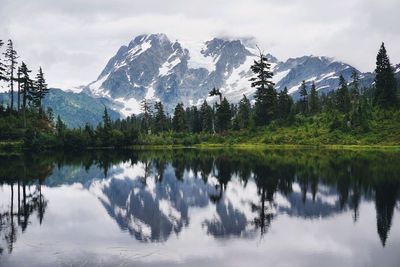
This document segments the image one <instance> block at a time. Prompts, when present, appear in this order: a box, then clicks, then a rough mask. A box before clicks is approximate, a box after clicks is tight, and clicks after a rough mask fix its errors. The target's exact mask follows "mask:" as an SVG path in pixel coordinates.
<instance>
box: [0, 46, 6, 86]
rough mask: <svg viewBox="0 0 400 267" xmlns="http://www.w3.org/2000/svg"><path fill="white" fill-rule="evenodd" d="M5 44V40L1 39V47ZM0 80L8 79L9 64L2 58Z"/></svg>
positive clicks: (0, 61)
mask: <svg viewBox="0 0 400 267" xmlns="http://www.w3.org/2000/svg"><path fill="white" fill-rule="evenodd" d="M3 45H4V42H3V41H2V40H0V49H1V47H2V46H3ZM0 81H7V66H6V65H5V64H4V63H3V61H2V60H1V58H0Z"/></svg>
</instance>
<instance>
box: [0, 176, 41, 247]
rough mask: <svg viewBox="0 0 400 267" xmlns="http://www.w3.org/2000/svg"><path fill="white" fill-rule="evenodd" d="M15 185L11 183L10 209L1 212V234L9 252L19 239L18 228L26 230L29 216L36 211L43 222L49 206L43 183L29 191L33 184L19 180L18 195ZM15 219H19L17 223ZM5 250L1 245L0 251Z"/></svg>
mask: <svg viewBox="0 0 400 267" xmlns="http://www.w3.org/2000/svg"><path fill="white" fill-rule="evenodd" d="M14 185H15V183H14V182H13V181H12V182H10V183H9V187H10V191H11V194H10V196H11V199H10V204H9V206H10V209H9V210H8V211H6V212H2V213H1V214H0V234H1V236H2V239H3V240H4V241H5V242H6V244H7V248H8V252H9V253H11V252H12V250H13V246H14V243H15V242H16V240H17V233H18V229H20V230H21V232H22V233H23V232H25V230H26V228H27V226H28V224H29V218H30V216H31V215H32V214H33V213H35V212H36V213H37V214H38V218H39V222H40V223H42V221H43V216H44V212H45V209H46V207H47V200H46V199H45V198H44V197H43V195H42V193H41V184H39V185H37V186H33V187H34V188H35V189H34V191H33V192H31V191H30V190H29V191H28V193H27V188H29V189H30V187H32V186H28V185H26V183H25V182H22V184H21V183H20V181H19V180H18V181H17V197H15V193H14V187H15V186H14ZM21 191H22V194H21ZM21 195H22V199H21ZM15 200H16V201H17V209H16V212H15V207H14V202H15ZM15 219H16V220H17V225H16V224H15ZM3 250H4V249H3V248H1V247H0V252H2V251H3ZM0 254H1V253H0Z"/></svg>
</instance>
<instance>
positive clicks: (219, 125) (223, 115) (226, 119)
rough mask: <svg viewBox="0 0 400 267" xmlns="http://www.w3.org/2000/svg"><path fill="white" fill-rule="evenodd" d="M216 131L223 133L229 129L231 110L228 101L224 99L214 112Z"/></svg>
mask: <svg viewBox="0 0 400 267" xmlns="http://www.w3.org/2000/svg"><path fill="white" fill-rule="evenodd" d="M215 115H216V125H215V126H216V130H217V131H218V132H224V131H226V130H228V129H229V128H230V124H231V118H232V116H231V108H230V105H229V102H228V100H226V98H225V97H224V99H223V100H222V101H221V104H220V105H218V106H217V111H216V114H215Z"/></svg>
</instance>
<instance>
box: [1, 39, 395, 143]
mask: <svg viewBox="0 0 400 267" xmlns="http://www.w3.org/2000/svg"><path fill="white" fill-rule="evenodd" d="M4 55H5V60H4V62H5V63H1V65H0V67H1V71H2V72H1V77H2V78H1V79H2V80H4V81H6V82H7V83H8V85H9V87H10V99H11V100H10V104H9V107H8V108H7V110H8V113H10V112H11V113H13V114H14V116H15V117H16V118H19V117H20V114H21V113H22V116H23V118H24V120H23V121H24V123H23V137H24V140H25V144H26V145H27V146H36V145H42V146H45V147H46V146H51V147H54V146H57V147H75V148H82V147H110V146H112V147H117V146H129V145H134V144H152V143H154V142H152V141H151V140H153V139H152V138H156V137H157V136H161V137H162V136H165V134H169V135H173V136H174V140H177V141H173V142H174V143H175V142H177V143H183V144H186V143H185V142H186V141H182V140H184V139H185V138H186V137H198V136H221V137H224V136H227V135H232V134H233V135H234V134H235V132H242V131H245V132H249V133H252V132H256V131H257V130H258V129H263V127H266V126H269V125H273V124H278V125H284V126H289V127H290V126H291V125H296V124H299V123H300V124H301V123H302V122H303V121H304V120H303V118H311V119H312V118H318V117H323V118H324V120H325V121H327V122H328V127H329V129H330V130H332V131H334V130H342V131H355V132H367V131H368V130H369V122H370V119H371V116H372V115H371V114H372V113H373V112H374V111H375V110H383V111H385V110H386V111H389V113H390V111H391V110H395V111H398V107H399V92H398V88H397V87H398V85H397V81H396V79H395V76H394V69H393V67H392V65H391V63H390V60H389V57H388V55H387V51H386V48H385V45H384V43H382V45H381V47H380V49H379V52H378V55H377V58H376V69H375V73H376V77H375V80H374V83H373V85H372V86H371V87H369V88H363V87H362V86H361V83H360V74H359V72H357V71H354V72H353V74H352V76H351V80H350V81H347V80H346V79H345V78H344V77H343V76H342V75H341V76H340V77H339V82H338V88H337V90H334V91H331V92H328V93H320V92H318V88H317V87H316V84H315V83H314V82H311V83H310V82H306V81H303V82H302V83H301V84H300V86H299V90H298V91H299V93H298V97H297V98H296V99H294V98H293V97H292V96H291V95H290V92H289V91H288V89H287V88H283V89H282V90H280V91H278V90H277V89H276V87H275V84H274V83H273V82H272V78H273V72H272V70H271V64H270V62H269V61H268V58H267V56H266V55H265V54H264V53H263V52H262V51H261V50H259V55H258V56H257V59H256V60H254V63H253V65H252V66H251V70H252V72H253V73H254V76H253V77H252V78H251V79H250V82H251V87H253V88H254V89H255V94H254V99H250V98H249V97H248V96H246V95H243V97H242V99H241V100H240V101H239V102H238V103H237V104H233V103H230V102H229V101H228V100H227V98H226V96H224V95H223V91H222V90H219V89H218V88H213V89H212V90H211V91H210V92H209V96H211V97H212V96H216V97H217V101H216V102H215V103H213V104H211V103H209V102H207V100H206V99H205V100H204V101H203V102H202V104H201V105H199V106H195V105H194V106H188V107H185V106H184V104H183V103H177V105H176V106H175V108H174V110H173V113H172V114H168V113H167V112H166V110H165V108H164V105H163V103H162V102H160V101H156V102H152V101H150V100H148V99H144V100H142V102H141V109H142V113H141V114H139V115H132V116H129V117H127V118H125V119H118V120H115V121H112V120H111V118H110V116H109V114H108V110H107V108H106V107H105V108H104V114H103V121H102V123H100V124H99V125H97V126H96V127H93V126H91V125H89V124H87V125H85V126H84V127H81V128H78V129H68V128H67V127H66V125H65V123H64V122H63V121H62V118H60V117H58V118H57V119H55V120H54V118H53V114H52V111H51V109H49V110H48V111H47V112H43V107H42V104H41V102H42V99H43V97H44V96H45V95H46V93H47V92H48V88H47V84H46V82H45V79H44V77H43V72H42V69H41V68H40V69H39V72H38V74H37V76H36V79H35V80H32V79H31V78H30V77H29V73H30V70H29V69H28V68H27V67H26V64H24V63H23V62H22V63H21V65H20V66H18V67H17V63H16V59H17V58H18V57H17V53H16V52H15V51H14V50H13V45H12V41H9V42H8V45H7V50H6V52H5V53H4ZM15 69H17V75H16V77H14V76H15V74H14V70H15ZM15 83H16V87H17V94H16V96H17V101H16V102H17V105H16V108H15V106H14V105H13V103H14V100H13V96H14V91H15V88H14V87H15ZM21 110H22V112H21ZM26 110H28V111H29V114H30V116H31V118H32V119H31V120H30V121H28V122H30V125H28V127H26V119H25V113H26ZM2 113H3V114H5V113H7V112H6V111H4V110H3V111H1V110H0V114H2ZM35 114H36V115H35ZM35 122H39V123H35ZM31 125H33V126H31ZM0 127H1V125H0ZM38 129H39V130H40V129H46V130H45V131H42V132H44V134H38V132H39V130H38ZM3 133H4V134H3V135H7V134H8V135H9V136H10V133H12V129H9V131H3ZM1 138H4V137H3V136H1V134H0V139H1ZM179 139H180V140H179ZM189 139H190V138H189ZM192 139H193V138H192ZM198 142H199V140H197V141H196V140H191V141H190V142H187V144H192V143H198Z"/></svg>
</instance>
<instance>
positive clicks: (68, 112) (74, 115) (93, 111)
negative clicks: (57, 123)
mask: <svg viewBox="0 0 400 267" xmlns="http://www.w3.org/2000/svg"><path fill="white" fill-rule="evenodd" d="M9 99H10V98H9V93H0V104H3V105H4V104H7V103H9V101H10V100H9ZM14 99H15V101H16V97H14ZM15 105H16V102H15ZM43 105H44V107H45V108H47V107H51V108H52V109H53V112H54V116H55V118H56V117H57V116H58V115H60V117H61V119H62V120H63V121H64V122H65V124H66V125H67V126H68V127H72V128H76V127H81V126H84V125H85V124H86V123H88V124H90V125H92V126H97V124H98V123H99V122H101V121H102V120H103V118H102V116H103V112H104V107H105V106H106V107H107V108H108V110H109V115H110V117H111V118H112V119H117V118H119V117H120V114H119V113H118V112H116V111H114V110H113V109H115V105H114V104H113V103H112V101H110V100H109V99H107V98H94V97H92V96H90V95H87V94H85V93H73V92H65V91H63V90H61V89H56V88H52V89H51V90H50V91H49V93H48V94H47V95H46V97H45V99H44V102H43Z"/></svg>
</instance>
